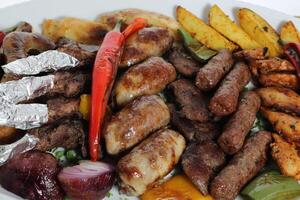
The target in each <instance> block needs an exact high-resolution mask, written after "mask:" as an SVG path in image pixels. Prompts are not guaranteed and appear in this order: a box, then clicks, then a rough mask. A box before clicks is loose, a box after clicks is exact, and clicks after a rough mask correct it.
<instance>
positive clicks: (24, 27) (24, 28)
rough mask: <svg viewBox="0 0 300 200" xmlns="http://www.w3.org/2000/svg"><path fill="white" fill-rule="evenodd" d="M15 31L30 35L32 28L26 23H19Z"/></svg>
mask: <svg viewBox="0 0 300 200" xmlns="http://www.w3.org/2000/svg"><path fill="white" fill-rule="evenodd" d="M15 31H19V32H28V33H31V32H32V26H31V24H29V23H27V22H20V23H19V24H18V25H17V27H16V30H15Z"/></svg>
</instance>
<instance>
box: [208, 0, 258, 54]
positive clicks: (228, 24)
mask: <svg viewBox="0 0 300 200" xmlns="http://www.w3.org/2000/svg"><path fill="white" fill-rule="evenodd" d="M208 15H209V24H210V25H211V26H212V27H213V28H214V29H216V30H217V31H218V32H219V33H222V35H224V36H225V37H227V38H228V39H229V40H231V41H233V42H234V43H236V44H238V45H239V46H240V47H241V48H242V49H256V48H260V47H262V46H261V45H260V44H258V43H257V42H256V41H255V40H253V39H252V38H250V37H249V35H248V34H247V33H246V32H245V31H244V30H243V29H241V28H240V27H239V26H238V25H236V24H235V23H234V22H233V21H232V20H231V19H230V18H229V17H228V16H227V15H226V14H225V13H224V12H223V11H222V10H221V8H220V7H219V6H217V5H216V4H215V5H213V6H212V7H211V8H210V11H209V14H208Z"/></svg>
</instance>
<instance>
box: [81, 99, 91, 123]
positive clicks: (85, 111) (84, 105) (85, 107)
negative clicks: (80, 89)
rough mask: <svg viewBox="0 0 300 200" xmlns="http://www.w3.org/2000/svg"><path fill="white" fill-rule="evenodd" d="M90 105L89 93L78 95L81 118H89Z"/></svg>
mask: <svg viewBox="0 0 300 200" xmlns="http://www.w3.org/2000/svg"><path fill="white" fill-rule="evenodd" d="M90 107H91V95H89V94H82V95H81V96H80V104H79V112H80V113H81V114H82V117H83V119H85V120H89V117H90Z"/></svg>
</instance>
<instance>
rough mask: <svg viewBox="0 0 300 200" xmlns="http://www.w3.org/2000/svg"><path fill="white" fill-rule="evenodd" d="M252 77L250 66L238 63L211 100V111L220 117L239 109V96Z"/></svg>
mask: <svg viewBox="0 0 300 200" xmlns="http://www.w3.org/2000/svg"><path fill="white" fill-rule="evenodd" d="M250 77H251V75H250V71H249V69H248V66H247V65H246V64H245V63H243V62H238V63H236V64H235V66H234V68H233V69H232V70H231V71H230V72H229V73H228V74H227V75H226V77H225V79H224V80H223V81H222V83H221V85H220V87H219V88H218V90H217V91H216V93H215V94H214V96H213V97H212V99H211V100H210V102H209V109H210V111H211V112H212V113H213V114H215V115H216V116H218V117H222V116H226V115H230V114H231V113H233V112H234V111H235V110H236V108H237V104H238V99H239V94H240V92H241V91H242V90H243V88H244V87H245V86H246V85H247V83H248V82H249V80H250Z"/></svg>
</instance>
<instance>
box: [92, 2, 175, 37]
mask: <svg viewBox="0 0 300 200" xmlns="http://www.w3.org/2000/svg"><path fill="white" fill-rule="evenodd" d="M135 18H144V19H146V20H147V22H148V24H149V25H150V26H156V27H162V28H167V29H169V30H170V31H171V32H172V33H173V36H174V37H175V38H176V39H179V38H180V37H179V36H178V32H177V29H178V28H179V25H178V22H177V21H176V20H174V19H173V18H171V17H168V16H166V15H162V14H160V13H156V12H151V11H147V10H142V9H136V8H129V9H123V10H117V11H112V12H108V13H104V14H101V15H100V16H99V17H98V18H97V20H96V21H98V22H99V23H100V24H105V25H107V26H108V27H109V28H110V29H112V28H113V27H114V26H115V24H116V23H117V21H118V20H121V21H123V22H124V23H125V24H129V23H130V22H131V21H132V20H134V19H135Z"/></svg>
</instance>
